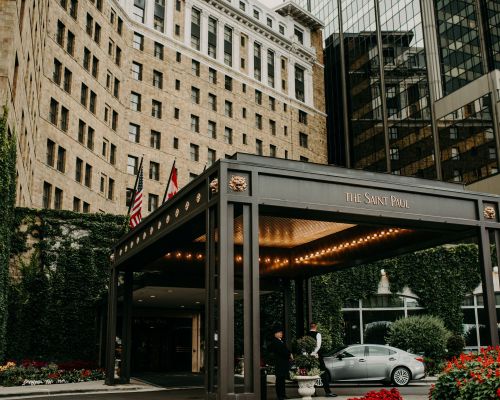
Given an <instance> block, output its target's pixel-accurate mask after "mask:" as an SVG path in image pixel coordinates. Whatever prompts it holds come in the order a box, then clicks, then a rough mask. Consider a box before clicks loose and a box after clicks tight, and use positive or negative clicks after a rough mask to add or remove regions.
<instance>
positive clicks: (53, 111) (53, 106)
mask: <svg viewBox="0 0 500 400" xmlns="http://www.w3.org/2000/svg"><path fill="white" fill-rule="evenodd" d="M58 114H59V102H57V101H56V100H54V99H50V110H49V120H50V122H51V123H53V124H54V125H57V117H58Z"/></svg>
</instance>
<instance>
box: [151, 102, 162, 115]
mask: <svg viewBox="0 0 500 400" xmlns="http://www.w3.org/2000/svg"><path fill="white" fill-rule="evenodd" d="M161 109H162V104H161V102H160V101H158V100H152V101H151V116H153V117H155V118H158V119H161Z"/></svg>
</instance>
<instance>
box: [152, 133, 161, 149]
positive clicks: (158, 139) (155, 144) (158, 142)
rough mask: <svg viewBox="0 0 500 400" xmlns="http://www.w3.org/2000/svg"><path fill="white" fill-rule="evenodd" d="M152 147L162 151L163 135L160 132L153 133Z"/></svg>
mask: <svg viewBox="0 0 500 400" xmlns="http://www.w3.org/2000/svg"><path fill="white" fill-rule="evenodd" d="M150 145H151V147H152V148H153V149H158V150H159V149H160V145H161V134H160V132H158V131H151V140H150Z"/></svg>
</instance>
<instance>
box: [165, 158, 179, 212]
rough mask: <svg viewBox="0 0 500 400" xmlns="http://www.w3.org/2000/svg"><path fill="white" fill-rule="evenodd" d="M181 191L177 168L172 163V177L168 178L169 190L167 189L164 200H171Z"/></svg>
mask: <svg viewBox="0 0 500 400" xmlns="http://www.w3.org/2000/svg"><path fill="white" fill-rule="evenodd" d="M178 191H179V185H178V184H177V168H176V166H175V161H174V164H173V165H172V170H171V171H170V177H169V178H168V184H167V190H166V191H165V196H164V197H163V202H164V203H165V202H166V201H168V200H170V199H171V198H172V197H174V196H175V195H176V194H177V192H178Z"/></svg>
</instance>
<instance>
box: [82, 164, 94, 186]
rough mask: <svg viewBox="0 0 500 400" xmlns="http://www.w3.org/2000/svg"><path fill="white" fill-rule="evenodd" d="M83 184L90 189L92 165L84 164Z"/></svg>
mask: <svg viewBox="0 0 500 400" xmlns="http://www.w3.org/2000/svg"><path fill="white" fill-rule="evenodd" d="M83 184H84V185H85V186H87V187H88V188H90V187H92V165H90V164H85V178H84V182H83Z"/></svg>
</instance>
